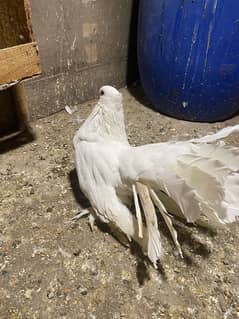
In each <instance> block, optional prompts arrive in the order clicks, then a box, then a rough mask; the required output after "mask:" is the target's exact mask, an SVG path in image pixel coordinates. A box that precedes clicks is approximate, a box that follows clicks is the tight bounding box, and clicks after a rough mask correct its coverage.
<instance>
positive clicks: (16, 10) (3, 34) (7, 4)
mask: <svg viewBox="0 0 239 319" xmlns="http://www.w3.org/2000/svg"><path fill="white" fill-rule="evenodd" d="M31 35H32V31H31V20H30V6H29V1H28V0H0V49H3V48H8V47H12V46H16V45H20V44H24V43H29V42H33V40H32V36H31Z"/></svg>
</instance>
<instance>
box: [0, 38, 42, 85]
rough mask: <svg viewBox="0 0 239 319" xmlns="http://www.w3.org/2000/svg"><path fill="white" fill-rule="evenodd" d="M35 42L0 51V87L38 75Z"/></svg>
mask: <svg viewBox="0 0 239 319" xmlns="http://www.w3.org/2000/svg"><path fill="white" fill-rule="evenodd" d="M40 72H41V68H40V61H39V56H38V50H37V45H36V43H35V42H31V43H27V44H22V45H18V46H14V47H11V48H6V49H2V50H0V85H1V84H4V83H9V82H12V81H16V80H20V79H25V78H28V77H31V76H33V75H37V74H40Z"/></svg>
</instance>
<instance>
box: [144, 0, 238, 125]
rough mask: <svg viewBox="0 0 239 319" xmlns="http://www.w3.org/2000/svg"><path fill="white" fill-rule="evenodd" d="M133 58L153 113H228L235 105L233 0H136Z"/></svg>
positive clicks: (200, 116) (208, 117)
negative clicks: (136, 23) (136, 46)
mask: <svg viewBox="0 0 239 319" xmlns="http://www.w3.org/2000/svg"><path fill="white" fill-rule="evenodd" d="M138 59H139V70H140V77H141V82H142V85H143V88H144V90H145V93H146V95H147V96H148V98H149V99H150V100H151V102H152V104H153V105H154V107H155V109H156V110H158V111H159V112H162V113H165V114H168V115H170V116H173V117H176V118H180V119H185V120H191V121H208V122H214V121H218V120H224V119H226V118H228V117H231V116H232V115H233V114H235V113H236V112H237V111H238V110H239V0H140V12H139V30H138Z"/></svg>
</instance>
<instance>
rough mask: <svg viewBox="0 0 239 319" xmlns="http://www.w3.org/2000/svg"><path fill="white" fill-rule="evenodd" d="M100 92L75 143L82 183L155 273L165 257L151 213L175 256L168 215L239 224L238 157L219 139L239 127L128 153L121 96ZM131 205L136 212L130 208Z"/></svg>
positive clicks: (98, 212) (98, 211)
mask: <svg viewBox="0 0 239 319" xmlns="http://www.w3.org/2000/svg"><path fill="white" fill-rule="evenodd" d="M100 93H101V96H100V99H99V102H98V103H97V105H96V106H95V108H94V109H93V111H92V113H91V114H90V116H89V117H88V118H87V119H86V121H85V122H84V123H83V125H82V126H81V127H80V128H79V130H78V131H77V133H76V134H75V136H74V139H73V145H74V150H75V165H76V170H77V175H78V180H79V184H80V187H81V190H82V191H83V193H84V194H85V195H86V197H87V198H88V199H89V201H90V204H91V206H92V210H93V212H94V217H95V218H98V219H100V220H101V221H102V222H105V223H113V224H114V225H116V226H117V227H118V228H119V229H120V230H121V231H122V232H123V233H124V234H126V235H127V237H128V238H129V239H130V238H133V239H134V240H136V241H137V242H138V243H139V244H140V245H141V246H142V249H143V250H144V251H146V253H147V254H148V257H149V259H150V260H151V261H152V263H153V264H154V266H155V267H156V262H157V260H158V259H159V258H160V256H161V254H162V248H161V242H160V232H159V228H158V221H157V215H156V212H155V208H157V209H158V212H159V213H161V214H162V217H163V219H164V221H165V223H166V225H167V227H168V228H169V230H170V233H171V235H172V238H173V241H174V242H175V245H176V246H177V248H178V251H179V254H180V255H182V252H181V248H180V245H179V242H178V239H177V233H176V230H175V229H174V227H173V224H172V217H171V215H169V214H168V213H170V214H174V215H177V216H181V217H182V216H184V218H185V219H186V221H187V222H194V223H199V224H203V225H210V226H212V227H222V226H224V225H225V224H226V223H229V222H234V221H235V220H236V219H237V217H238V216H239V205H238V201H239V152H238V150H237V149H235V148H229V147H226V146H225V145H224V143H222V142H221V141H219V140H220V139H222V138H225V137H227V136H228V135H230V134H231V133H236V132H239V125H236V126H233V127H227V128H225V129H223V130H221V131H219V132H217V133H216V134H212V135H207V136H205V137H202V138H199V139H191V140H189V141H184V142H166V143H158V144H149V145H143V146H138V147H133V146H131V145H129V143H128V139H127V134H126V130H125V123H124V113H123V106H122V96H121V94H120V93H119V92H118V91H117V90H116V89H114V88H113V87H110V86H105V87H102V88H101V90H100ZM132 200H133V202H134V204H135V208H136V214H134V212H132V211H131V209H130V208H131V202H132ZM140 206H142V208H143V210H142V211H143V213H144V216H142V211H141V208H140ZM205 219H206V222H205ZM144 221H145V222H144Z"/></svg>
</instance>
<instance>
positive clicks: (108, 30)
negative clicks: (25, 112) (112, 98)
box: [25, 0, 137, 119]
mask: <svg viewBox="0 0 239 319" xmlns="http://www.w3.org/2000/svg"><path fill="white" fill-rule="evenodd" d="M134 3H135V1H133V0H67V1H65V0H51V1H46V0H31V7H32V19H33V29H34V32H35V37H36V40H37V41H38V44H39V50H40V57H41V64H42V69H43V73H42V75H41V76H40V77H38V78H35V79H31V80H27V81H26V82H25V88H26V93H27V97H28V105H29V108H30V113H31V118H32V119H36V118H39V117H43V116H47V115H49V114H52V113H54V112H56V111H59V110H60V109H62V108H63V107H64V106H65V105H75V104H78V103H80V102H82V101H85V100H87V99H90V98H92V97H94V96H96V94H97V92H98V89H99V87H100V86H101V85H104V84H112V85H115V86H116V87H122V86H123V85H124V84H125V83H126V78H127V68H128V62H127V56H128V47H129V34H130V29H131V21H132V8H133V7H134ZM135 13H136V12H134V14H135ZM136 14H137V13H136Z"/></svg>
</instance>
